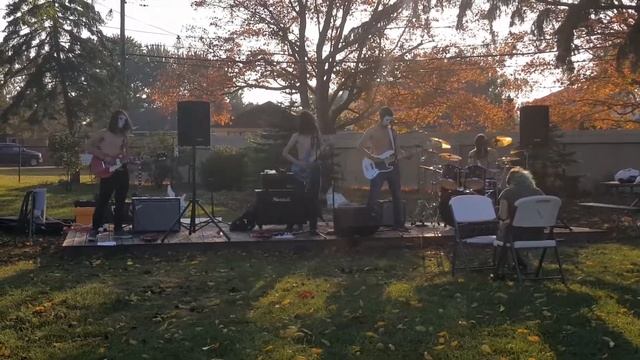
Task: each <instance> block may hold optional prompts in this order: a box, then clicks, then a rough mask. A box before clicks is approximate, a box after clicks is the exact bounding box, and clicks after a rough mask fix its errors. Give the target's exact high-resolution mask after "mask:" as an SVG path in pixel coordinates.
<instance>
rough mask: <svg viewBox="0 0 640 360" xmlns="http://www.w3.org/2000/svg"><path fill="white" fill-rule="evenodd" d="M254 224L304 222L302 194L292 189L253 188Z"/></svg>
mask: <svg viewBox="0 0 640 360" xmlns="http://www.w3.org/2000/svg"><path fill="white" fill-rule="evenodd" d="M255 193H256V225H258V226H262V225H295V224H304V223H305V222H306V221H307V219H306V216H305V211H304V203H303V199H302V194H300V193H299V192H297V191H293V190H255Z"/></svg>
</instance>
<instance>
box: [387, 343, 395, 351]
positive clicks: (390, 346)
mask: <svg viewBox="0 0 640 360" xmlns="http://www.w3.org/2000/svg"><path fill="white" fill-rule="evenodd" d="M387 346H388V347H389V350H391V351H396V347H395V346H393V344H389V345H387Z"/></svg>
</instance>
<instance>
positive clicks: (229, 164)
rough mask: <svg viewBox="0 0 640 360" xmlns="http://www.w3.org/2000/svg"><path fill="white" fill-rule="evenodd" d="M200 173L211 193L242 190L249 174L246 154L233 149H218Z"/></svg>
mask: <svg viewBox="0 0 640 360" xmlns="http://www.w3.org/2000/svg"><path fill="white" fill-rule="evenodd" d="M198 172H199V173H200V181H201V182H202V184H204V186H205V187H206V188H207V190H209V191H220V190H241V189H242V185H243V183H244V180H245V176H246V174H247V162H246V154H245V153H244V152H243V151H241V150H238V149H234V148H231V147H216V148H215V149H214V150H213V153H212V154H211V156H209V157H208V158H207V159H206V160H205V161H203V162H202V163H201V165H200V169H198Z"/></svg>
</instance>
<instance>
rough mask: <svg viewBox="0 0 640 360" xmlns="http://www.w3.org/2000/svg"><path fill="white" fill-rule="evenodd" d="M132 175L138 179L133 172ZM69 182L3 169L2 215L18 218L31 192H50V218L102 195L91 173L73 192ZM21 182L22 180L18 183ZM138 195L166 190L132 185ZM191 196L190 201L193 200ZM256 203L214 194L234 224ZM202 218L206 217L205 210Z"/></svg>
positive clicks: (58, 174) (52, 174) (48, 172)
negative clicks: (32, 190)
mask: <svg viewBox="0 0 640 360" xmlns="http://www.w3.org/2000/svg"><path fill="white" fill-rule="evenodd" d="M131 176H135V174H134V173H132V175H131ZM65 179H66V177H65V175H64V170H62V169H58V168H45V169H43V168H25V169H23V170H22V174H21V176H20V179H18V170H17V169H0V203H1V204H2V206H1V207H0V216H17V215H18V213H19V211H20V204H21V203H22V198H23V196H24V193H25V192H26V191H27V190H31V189H34V188H41V187H44V188H46V189H47V216H49V217H54V218H61V219H70V218H71V219H72V218H73V202H74V201H76V200H92V199H93V198H94V194H95V193H97V192H98V184H97V183H96V182H95V181H94V180H93V179H92V176H91V175H89V174H88V173H86V174H85V173H84V172H83V173H82V176H81V184H80V185H74V186H73V187H72V189H71V190H69V189H68V188H67V186H66V185H65V184H64V183H63V182H64V180H65ZM18 180H20V181H18ZM175 190H176V192H177V193H178V194H183V193H185V192H188V193H189V194H190V191H191V190H190V189H189V186H188V185H182V186H176V189H175ZM134 193H137V194H138V195H141V196H164V194H165V193H166V188H164V187H163V188H160V189H158V188H155V187H154V186H142V187H141V188H138V187H137V186H135V185H131V187H130V189H129V196H131V195H132V194H134ZM189 197H190V196H189V195H188V196H187V200H188V199H189ZM198 198H199V199H200V200H201V202H202V204H203V205H204V206H205V207H206V209H207V210H210V206H211V194H210V193H208V192H206V191H204V190H202V189H199V190H198ZM251 200H252V194H251V193H249V192H246V193H239V192H220V193H216V194H214V204H215V209H214V210H215V213H216V214H215V215H216V216H222V217H223V218H224V219H225V220H228V221H231V220H232V219H233V218H235V217H236V216H237V215H239V214H241V213H242V212H243V211H244V210H245V209H246V207H247V205H248V204H249V202H250V201H251ZM198 215H204V214H203V213H201V211H199V212H198Z"/></svg>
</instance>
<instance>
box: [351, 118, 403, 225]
mask: <svg viewBox="0 0 640 360" xmlns="http://www.w3.org/2000/svg"><path fill="white" fill-rule="evenodd" d="M378 115H379V117H380V119H379V122H378V124H376V125H375V126H373V127H371V128H369V129H368V130H367V131H366V132H365V133H364V135H363V136H362V138H360V141H359V143H358V148H360V149H362V151H364V153H365V155H366V156H367V157H368V158H369V159H371V160H372V161H373V162H374V163H382V164H384V165H383V166H385V167H387V168H389V167H391V169H390V170H388V171H383V172H379V173H378V174H377V175H376V176H375V177H374V178H372V179H371V182H370V185H369V199H368V201H367V206H368V208H369V210H370V211H371V213H372V214H373V215H374V217H377V216H378V215H379V214H377V207H376V202H377V201H378V198H379V197H380V191H381V189H382V185H383V184H384V182H385V181H386V182H387V184H388V186H389V190H390V191H391V199H392V200H393V222H394V226H393V229H394V230H397V231H401V232H407V231H409V229H407V228H406V227H405V226H404V222H403V220H402V199H401V198H400V167H399V161H398V158H399V157H403V156H404V151H402V150H401V149H398V148H397V142H396V138H397V134H396V131H395V130H394V129H393V111H392V110H391V108H389V107H386V106H385V107H383V108H381V109H380V111H379V112H378ZM385 153H387V154H390V155H389V156H390V157H391V158H387V159H383V158H381V157H380V155H382V154H385ZM389 156H388V157H389Z"/></svg>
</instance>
